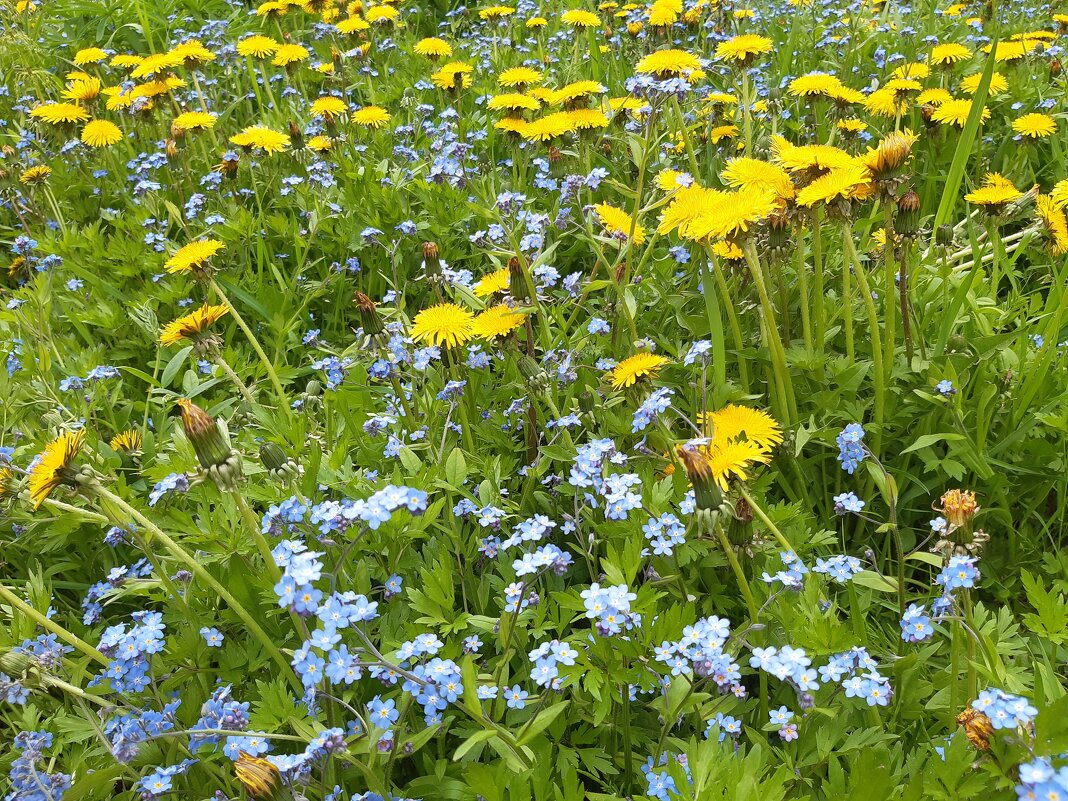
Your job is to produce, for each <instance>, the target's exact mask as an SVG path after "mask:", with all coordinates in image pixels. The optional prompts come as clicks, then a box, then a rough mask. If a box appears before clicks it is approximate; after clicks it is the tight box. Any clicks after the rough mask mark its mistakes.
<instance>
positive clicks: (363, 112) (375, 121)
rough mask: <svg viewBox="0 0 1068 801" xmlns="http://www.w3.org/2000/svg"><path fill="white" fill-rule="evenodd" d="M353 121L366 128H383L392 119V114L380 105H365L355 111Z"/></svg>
mask: <svg viewBox="0 0 1068 801" xmlns="http://www.w3.org/2000/svg"><path fill="white" fill-rule="evenodd" d="M352 121H353V122H354V123H356V124H357V125H362V126H363V127H365V128H381V127H382V126H383V125H385V124H386V123H387V122H389V121H390V115H389V112H388V111H386V110H385V109H384V108H382V107H380V106H364V107H363V108H361V109H360V110H359V111H356V112H354V113H353V115H352Z"/></svg>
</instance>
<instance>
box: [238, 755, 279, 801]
mask: <svg viewBox="0 0 1068 801" xmlns="http://www.w3.org/2000/svg"><path fill="white" fill-rule="evenodd" d="M234 775H235V776H237V780H238V781H239V782H241V786H242V787H244V788H245V792H246V793H248V794H249V797H250V798H256V799H260V798H269V799H273V798H278V796H276V793H275V791H276V790H278V789H279V788H280V786H281V783H282V776H281V774H280V773H279V772H278V768H276V767H275V766H274V765H273V764H271V763H270V762H268V761H267V760H266V759H260V758H259V757H254V756H252V755H251V754H247V753H245V752H244V751H242V752H240V754H239V755H238V757H237V761H236V762H235V763H234Z"/></svg>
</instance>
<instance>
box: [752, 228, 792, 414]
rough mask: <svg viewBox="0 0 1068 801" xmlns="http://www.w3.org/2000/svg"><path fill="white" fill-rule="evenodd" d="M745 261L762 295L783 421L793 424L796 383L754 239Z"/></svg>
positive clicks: (761, 299)
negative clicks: (791, 372)
mask: <svg viewBox="0 0 1068 801" xmlns="http://www.w3.org/2000/svg"><path fill="white" fill-rule="evenodd" d="M744 250H745V261H746V264H748V265H749V273H750V274H751V275H752V276H753V283H754V284H755V285H756V290H757V295H758V296H759V297H760V306H761V309H762V310H763V312H764V328H765V333H766V336H767V339H768V350H769V351H770V352H771V363H772V366H773V370H774V373H775V382H776V384H777V385H778V386H779V388H780V395H781V397H780V406H781V412H782V415H783V422H784V423H785V424H786V425H787V426H790V425H793V422H794V420H796V419H797V404H796V401H795V400H794V384H793V379H792V378H791V377H790V368H789V366H788V365H787V363H786V349H785V348H784V347H783V344H782V337H780V336H779V325H778V322H777V321H776V319H775V307H774V306H773V305H772V303H771V298H770V297H769V296H768V287H767V284H765V282H764V271H763V270H762V269H761V267H760V260H759V259H758V258H757V252H756V244H755V243H754V242H753V240H752V239H750V240H748V241H747V242H746V243H745V248H744Z"/></svg>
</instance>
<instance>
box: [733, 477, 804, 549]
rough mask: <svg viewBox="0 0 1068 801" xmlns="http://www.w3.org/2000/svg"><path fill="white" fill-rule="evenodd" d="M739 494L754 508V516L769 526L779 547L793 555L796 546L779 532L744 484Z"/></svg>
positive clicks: (740, 487) (740, 486)
mask: <svg viewBox="0 0 1068 801" xmlns="http://www.w3.org/2000/svg"><path fill="white" fill-rule="evenodd" d="M738 492H739V494H740V495H741V496H742V497H743V498H745V502H746V503H748V504H749V506H750V507H751V508H752V510H753V514H755V515H756V516H757V517H758V518H760V522H761V523H763V524H764V525H765V526H767V528H768V531H770V532H771V535H772V536H773V537H774V538H775V539H776V540H777V541H778V543H779V545H781V546H782V548H783V550H784V551H787V552H789V553H793V551H794V546H793V545H791V544H790V541H789V540H788V539H786V537H784V536H783V534H782V532H781V531H779V527H778V526H776V525H775V524H774V523H772V522H771V518H770V517H768V516H767V514H766V513H765V512H764V509H763V508H762V507H761V506H760V504H758V503H757V502H756V501H755V500H754V499H753V496H752V495H750V494H749V491H748V490H747V489H746V488H745V486H744V485H743V484H739V485H738Z"/></svg>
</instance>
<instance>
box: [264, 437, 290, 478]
mask: <svg viewBox="0 0 1068 801" xmlns="http://www.w3.org/2000/svg"><path fill="white" fill-rule="evenodd" d="M260 461H261V462H262V463H263V466H264V467H265V468H267V472H268V473H270V474H271V477H272V478H274V479H279V480H280V479H283V478H292V477H293V476H295V475H296V474H297V464H296V462H294V461H293V460H292V459H290V458H289V457H288V456H286V452H285V451H284V450H282V448H281V447H279V446H278V445H276V444H275V443H273V442H264V443H263V444H262V445H260Z"/></svg>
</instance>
